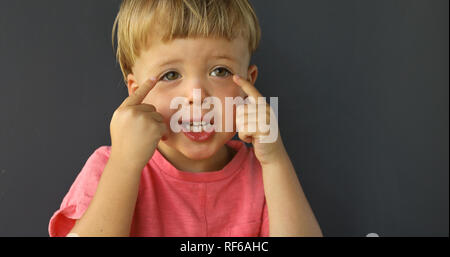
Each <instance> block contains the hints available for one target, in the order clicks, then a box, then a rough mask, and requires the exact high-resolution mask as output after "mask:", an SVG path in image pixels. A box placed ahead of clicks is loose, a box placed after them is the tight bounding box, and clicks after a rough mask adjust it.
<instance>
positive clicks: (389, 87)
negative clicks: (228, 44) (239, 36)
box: [0, 0, 449, 236]
mask: <svg viewBox="0 0 450 257" xmlns="http://www.w3.org/2000/svg"><path fill="white" fill-rule="evenodd" d="M0 3H1V8H0V58H1V62H0V73H1V78H2V81H1V86H0V125H1V126H0V236H48V232H47V227H48V222H49V219H50V216H51V215H52V214H53V212H54V211H56V210H57V209H58V207H59V205H60V203H61V201H62V198H63V196H64V195H65V194H66V193H67V191H68V189H69V187H70V186H71V184H72V182H73V181H74V179H75V177H76V175H77V174H78V172H79V171H80V170H81V168H82V167H83V165H84V163H85V161H86V160H87V158H88V157H89V156H90V154H91V153H92V152H93V151H94V150H95V149H96V148H98V147H99V146H101V145H109V144H110V138H109V122H110V118H111V115H112V113H113V111H114V109H115V108H116V107H117V106H118V105H119V104H120V103H121V101H122V100H123V99H124V98H125V97H126V96H127V91H126V89H125V86H124V84H123V83H122V81H121V74H120V69H119V65H118V64H117V63H116V62H115V59H114V53H113V51H112V47H111V28H112V23H113V20H114V17H115V15H116V12H117V11H118V7H119V1H118V0H115V1H110V0H103V1H99V0H96V1H92V0H83V1H57V0H55V1H49V0H40V1H31V0H29V1H23V0H20V1H19V0H16V1H5V0H2V1H1V2H0ZM253 3H254V5H255V8H256V12H257V14H258V16H259V18H260V21H261V27H262V30H263V38H262V42H261V47H260V49H259V51H258V52H257V54H256V55H255V56H254V63H256V64H257V65H258V66H259V68H260V77H259V79H258V81H257V87H258V88H259V89H260V91H261V92H262V93H263V95H265V96H278V97H279V123H280V129H281V133H282V136H283V140H284V142H285V145H286V148H287V150H288V152H289V154H290V156H291V159H292V161H293V163H294V166H295V167H296V170H297V172H298V175H299V178H300V180H301V184H302V186H303V189H304V191H305V193H306V195H307V197H308V199H309V201H310V204H311V206H312V208H313V210H314V212H315V214H316V217H317V219H318V221H319V223H320V225H321V228H322V230H323V232H324V235H325V236H365V235H366V234H368V233H378V234H379V235H380V236H448V228H449V222H448V221H449V212H448V206H449V198H448V196H449V190H448V188H449V187H448V183H449V176H448V175H449V159H448V156H449V153H448V152H449V145H448V142H449V138H448V135H449V134H448V131H449V130H448V129H449V128H448V124H449V122H448V117H449V113H448V110H449V106H448V97H449V92H448V89H449V76H448V74H449V73H448V69H449V67H448V66H449V59H448V58H449V52H448V49H449V48H448V47H449V40H448V29H449V28H448V26H449V20H448V10H449V7H448V5H449V2H448V1H447V0H432V1H425V0H402V1H400V0H382V1H381V0H377V1H360V0H353V1H350V0H345V1H344V0H342V1H335V0H310V1H292V0H282V1H280V0H277V1H270V0H266V1H261V0H253Z"/></svg>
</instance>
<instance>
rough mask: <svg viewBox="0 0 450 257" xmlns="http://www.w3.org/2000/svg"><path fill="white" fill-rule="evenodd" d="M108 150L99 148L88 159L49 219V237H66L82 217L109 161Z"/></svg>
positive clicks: (103, 147)
mask: <svg viewBox="0 0 450 257" xmlns="http://www.w3.org/2000/svg"><path fill="white" fill-rule="evenodd" d="M109 150H110V147H109V146H101V147H99V148H97V149H96V150H95V151H94V152H93V153H92V154H91V156H90V157H89V158H88V160H87V161H86V163H85V164H84V167H83V168H82V169H81V171H80V173H79V174H78V176H77V177H76V179H75V181H74V183H73V184H72V186H71V187H70V189H69V192H68V193H67V194H66V195H65V197H64V198H63V201H62V203H61V206H60V208H59V209H58V210H57V211H56V212H55V213H54V214H53V216H52V217H51V218H50V223H49V226H48V231H49V235H50V236H51V237H64V236H66V235H67V234H68V233H69V232H70V230H72V228H73V226H74V225H75V222H76V220H77V219H80V218H81V217H82V215H83V214H84V212H85V211H86V209H87V207H88V206H89V203H90V201H91V199H92V197H93V196H94V194H95V191H96V190H97V185H98V182H99V180H100V177H101V174H102V172H103V169H104V168H105V166H106V163H107V162H108V159H109Z"/></svg>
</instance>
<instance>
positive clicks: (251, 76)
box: [247, 64, 258, 85]
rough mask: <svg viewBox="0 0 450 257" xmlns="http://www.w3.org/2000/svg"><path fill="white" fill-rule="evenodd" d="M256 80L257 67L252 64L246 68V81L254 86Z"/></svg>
mask: <svg viewBox="0 0 450 257" xmlns="http://www.w3.org/2000/svg"><path fill="white" fill-rule="evenodd" d="M257 78H258V67H257V66H256V65H254V64H253V65H251V66H250V67H249V68H248V72H247V80H249V81H250V82H251V83H252V85H254V84H255V83H256V79H257Z"/></svg>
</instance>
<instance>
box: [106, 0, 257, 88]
mask: <svg viewBox="0 0 450 257" xmlns="http://www.w3.org/2000/svg"><path fill="white" fill-rule="evenodd" d="M116 31H117V51H116V58H117V61H118V62H119V63H120V68H121V70H122V73H123V77H124V81H125V82H126V81H127V76H128V74H130V73H132V68H133V66H134V64H135V62H136V59H137V58H138V57H139V55H140V51H141V50H143V49H145V48H146V47H147V46H148V43H149V39H150V38H151V37H152V36H154V37H158V38H159V39H161V40H162V41H163V42H168V41H171V40H173V39H176V38H195V37H222V38H225V39H227V40H233V39H235V38H236V37H238V36H243V37H244V38H246V39H247V40H248V49H249V51H250V54H253V53H254V52H255V51H256V49H257V48H258V45H259V41H260V39H261V28H260V26H259V22H258V18H257V17H256V14H255V12H254V10H253V7H252V5H251V4H250V3H249V0H123V1H122V3H121V5H120V10H119V13H118V14H117V17H116V19H115V21H114V25H113V30H112V41H113V42H112V43H113V49H114V41H115V40H114V39H115V34H116Z"/></svg>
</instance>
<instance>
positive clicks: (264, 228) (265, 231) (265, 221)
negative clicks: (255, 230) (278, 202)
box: [259, 199, 269, 237]
mask: <svg viewBox="0 0 450 257" xmlns="http://www.w3.org/2000/svg"><path fill="white" fill-rule="evenodd" d="M259 236H260V237H268V236H269V213H268V210H267V204H266V200H265V199H264V208H263V215H262V222H261V231H260V234H259Z"/></svg>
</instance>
